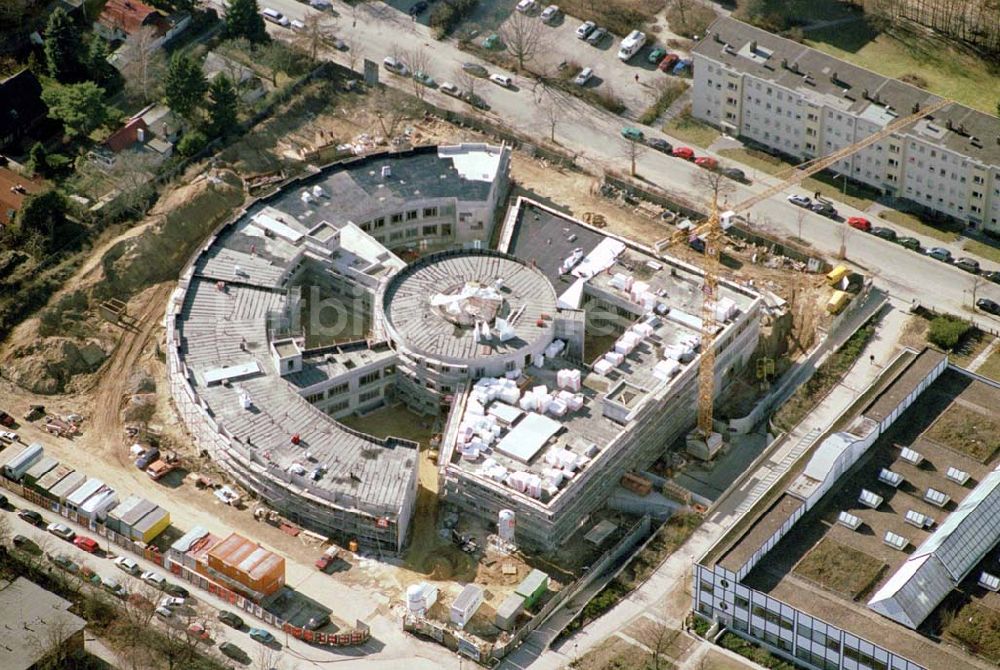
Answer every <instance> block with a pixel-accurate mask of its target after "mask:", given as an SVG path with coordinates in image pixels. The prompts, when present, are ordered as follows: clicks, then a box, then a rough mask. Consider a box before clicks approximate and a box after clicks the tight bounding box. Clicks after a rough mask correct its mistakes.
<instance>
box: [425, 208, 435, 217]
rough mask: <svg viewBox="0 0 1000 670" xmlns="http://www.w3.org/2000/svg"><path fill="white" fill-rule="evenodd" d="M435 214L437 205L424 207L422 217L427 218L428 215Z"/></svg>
mask: <svg viewBox="0 0 1000 670" xmlns="http://www.w3.org/2000/svg"><path fill="white" fill-rule="evenodd" d="M437 215H438V208H437V207H424V218H427V217H429V216H437Z"/></svg>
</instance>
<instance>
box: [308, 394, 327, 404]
mask: <svg viewBox="0 0 1000 670" xmlns="http://www.w3.org/2000/svg"><path fill="white" fill-rule="evenodd" d="M322 399H323V393H322V391H321V392H319V393H313V394H312V395H307V396H306V402H308V403H311V404H313V405H315V404H316V403H318V402H319V401H320V400H322Z"/></svg>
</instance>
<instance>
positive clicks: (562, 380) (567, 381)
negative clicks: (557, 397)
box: [556, 370, 580, 392]
mask: <svg viewBox="0 0 1000 670" xmlns="http://www.w3.org/2000/svg"><path fill="white" fill-rule="evenodd" d="M556 385H557V386H558V387H559V388H561V389H569V390H570V391H574V392H576V391H579V390H580V371H579V370H560V371H559V372H557V373H556Z"/></svg>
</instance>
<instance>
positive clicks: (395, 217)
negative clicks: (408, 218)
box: [391, 212, 403, 223]
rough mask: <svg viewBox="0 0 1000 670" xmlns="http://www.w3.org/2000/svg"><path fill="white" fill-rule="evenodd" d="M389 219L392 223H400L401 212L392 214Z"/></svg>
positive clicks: (401, 220) (401, 218)
mask: <svg viewBox="0 0 1000 670" xmlns="http://www.w3.org/2000/svg"><path fill="white" fill-rule="evenodd" d="M391 221H392V222H393V223H402V222H403V214H402V212H400V213H399V214H393V215H392V217H391Z"/></svg>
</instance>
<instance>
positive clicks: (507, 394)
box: [497, 386, 521, 405]
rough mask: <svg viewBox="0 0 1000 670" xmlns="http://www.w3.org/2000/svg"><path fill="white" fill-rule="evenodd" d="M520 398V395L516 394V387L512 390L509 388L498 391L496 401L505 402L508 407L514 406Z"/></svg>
mask: <svg viewBox="0 0 1000 670" xmlns="http://www.w3.org/2000/svg"><path fill="white" fill-rule="evenodd" d="M520 397H521V394H520V393H519V392H518V390H517V387H516V386H515V387H513V388H511V387H508V388H504V389H502V390H501V391H500V393H499V394H497V400H499V401H501V402H505V403H507V404H508V405H513V404H516V403H517V401H518V399H519V398H520Z"/></svg>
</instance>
